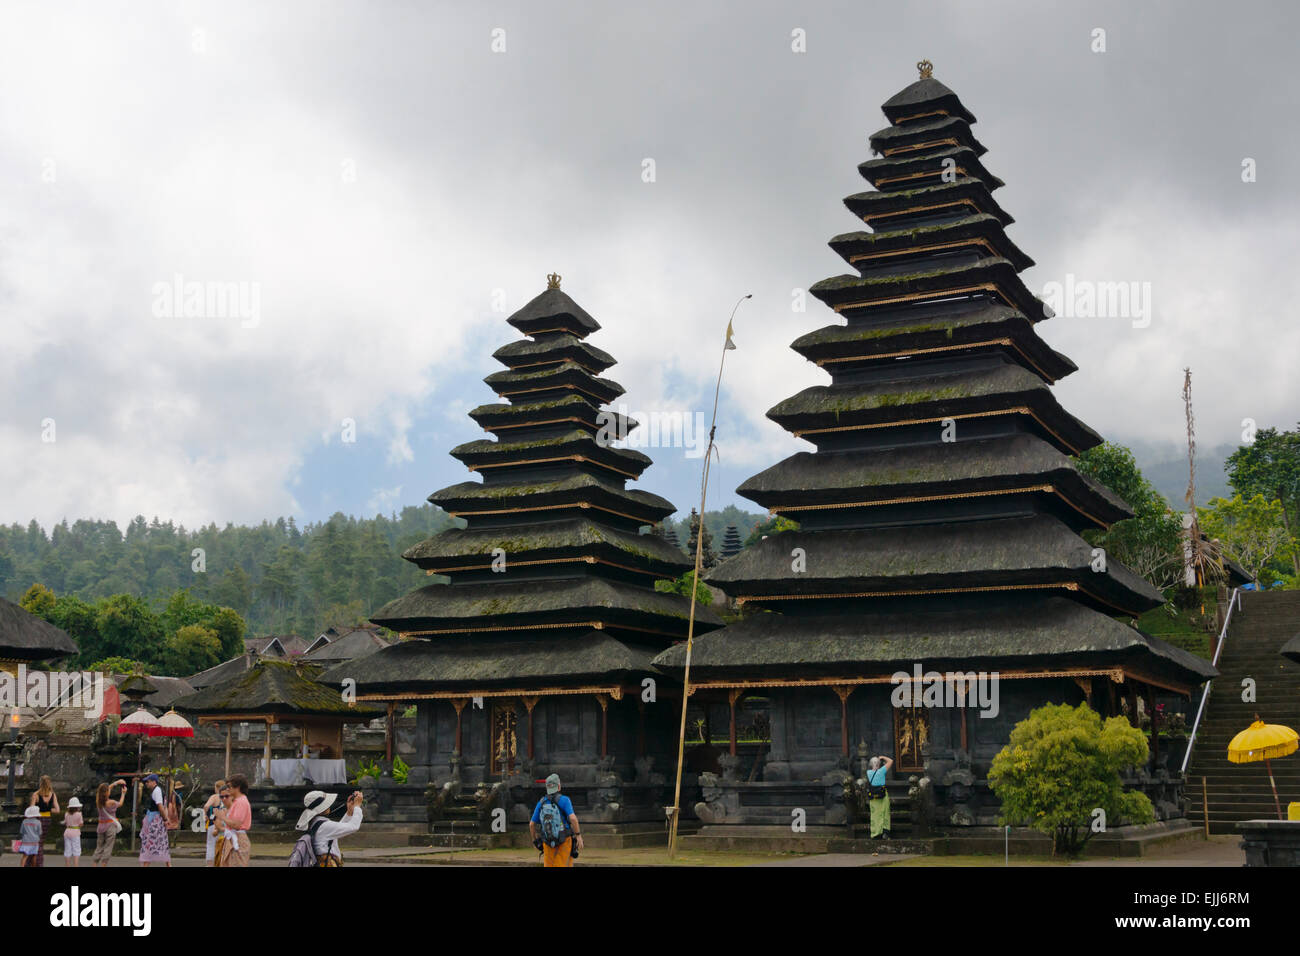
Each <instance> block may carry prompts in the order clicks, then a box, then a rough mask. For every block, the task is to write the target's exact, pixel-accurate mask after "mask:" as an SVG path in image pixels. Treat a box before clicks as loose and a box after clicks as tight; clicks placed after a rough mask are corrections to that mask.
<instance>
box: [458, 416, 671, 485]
mask: <svg viewBox="0 0 1300 956" xmlns="http://www.w3.org/2000/svg"><path fill="white" fill-rule="evenodd" d="M451 457H453V458H455V459H456V460H457V461H460V462H462V463H463V464H464V465H465V466H466V467H468V468H470V469H473V470H480V469H489V468H500V467H503V466H509V465H511V464H515V463H519V462H538V461H542V462H549V461H555V460H557V459H562V458H566V459H571V460H574V461H589V462H592V463H594V464H599V465H603V466H605V467H607V468H609V469H611V470H613V471H616V472H619V473H620V474H622V475H625V476H627V477H631V478H636V477H639V476H640V474H641V472H643V471H645V470H646V468H648V467H650V465H651V461H650V458H649V456H648V455H644V454H642V453H641V452H639V451H637V450H636V449H633V448H616V447H614V446H613V445H609V444H606V443H603V442H601V441H599V440H598V439H597V437H596V436H595V435H593V434H591V433H590V432H588V431H584V430H582V429H578V428H575V429H573V430H572V431H568V432H565V433H563V434H560V435H549V436H547V437H545V438H534V439H532V440H531V441H522V440H521V441H510V440H508V439H507V440H505V441H490V440H488V439H486V438H480V439H477V440H475V441H471V442H466V443H465V444H463V445H457V446H456V447H455V448H453V449H452V450H451Z"/></svg>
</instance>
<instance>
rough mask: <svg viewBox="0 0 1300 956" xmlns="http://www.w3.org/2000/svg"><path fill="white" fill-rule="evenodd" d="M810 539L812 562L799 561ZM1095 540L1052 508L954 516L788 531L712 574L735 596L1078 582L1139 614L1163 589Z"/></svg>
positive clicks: (1085, 591)
mask: <svg viewBox="0 0 1300 956" xmlns="http://www.w3.org/2000/svg"><path fill="white" fill-rule="evenodd" d="M795 548H801V549H803V552H804V561H805V565H806V570H804V571H794V570H792V560H791V558H792V552H793V551H794V549H795ZM1092 550H1093V549H1092V546H1091V545H1089V544H1088V543H1087V542H1086V541H1084V540H1083V539H1082V538H1080V537H1079V536H1078V535H1077V534H1075V533H1074V532H1073V531H1071V530H1070V529H1069V528H1068V527H1066V526H1065V525H1064V524H1062V523H1061V522H1060V521H1059V520H1057V519H1056V518H1053V517H1051V516H1049V515H1035V516H1033V517H1030V518H1002V519H997V520H990V521H965V522H960V523H954V524H923V525H913V526H910V527H896V528H873V529H850V530H843V531H786V532H783V533H781V534H776V535H770V536H768V537H767V538H765V539H763V540H762V541H759V542H757V543H756V544H754V545H752V546H751V547H749V548H746V549H745V550H744V551H742V552H741V553H740V554H738V555H736V557H734V558H732V559H731V560H730V561H727V562H724V563H723V564H720V565H718V567H717V568H715V569H714V570H713V571H711V572H710V573H709V574H708V575H707V580H708V582H709V583H710V584H712V585H713V586H715V587H720V588H722V590H724V591H726V592H727V593H728V594H729V595H731V596H732V597H740V598H744V599H746V600H758V599H760V598H763V597H770V598H773V599H777V600H778V602H780V603H785V602H783V601H781V599H788V598H790V597H792V596H794V597H800V598H801V599H806V598H808V597H809V596H810V595H827V596H833V595H862V596H870V597H872V598H877V597H889V596H890V595H893V594H899V593H900V592H908V593H914V592H955V591H957V590H958V589H974V588H980V589H983V588H990V589H995V590H996V589H1004V588H1005V589H1014V588H1016V587H1017V586H1021V587H1026V588H1033V589H1037V588H1041V587H1046V586H1059V587H1061V588H1062V589H1065V590H1070V589H1072V588H1074V589H1077V592H1076V593H1077V594H1078V596H1079V599H1080V600H1085V601H1090V602H1091V603H1093V604H1095V605H1096V606H1098V607H1102V608H1106V609H1108V610H1111V611H1112V612H1113V613H1125V614H1132V615H1137V614H1141V613H1142V612H1144V611H1149V610H1151V609H1152V608H1154V607H1159V606H1160V605H1161V604H1163V603H1164V600H1165V599H1164V596H1163V595H1162V594H1161V593H1160V592H1159V591H1157V590H1156V589H1155V588H1153V587H1152V586H1151V585H1150V584H1148V583H1147V582H1146V581H1144V580H1143V579H1142V578H1140V577H1138V576H1137V575H1136V574H1134V573H1133V572H1132V571H1130V570H1129V569H1128V568H1126V567H1124V566H1123V565H1121V564H1119V563H1118V562H1115V561H1108V562H1107V564H1106V569H1105V570H1104V571H1094V570H1093V564H1094V561H1095V560H1096V559H1095V558H1094V556H1093V553H1092Z"/></svg>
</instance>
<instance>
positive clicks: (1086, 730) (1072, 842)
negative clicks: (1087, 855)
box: [989, 704, 1155, 857]
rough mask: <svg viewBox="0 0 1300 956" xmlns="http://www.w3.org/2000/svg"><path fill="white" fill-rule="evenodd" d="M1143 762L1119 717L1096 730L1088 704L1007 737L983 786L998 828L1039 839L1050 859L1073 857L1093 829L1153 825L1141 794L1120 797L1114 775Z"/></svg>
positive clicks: (1027, 723) (1052, 708)
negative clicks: (997, 814) (1027, 831)
mask: <svg viewBox="0 0 1300 956" xmlns="http://www.w3.org/2000/svg"><path fill="white" fill-rule="evenodd" d="M1146 759H1147V741H1146V738H1145V737H1144V736H1143V735H1142V732H1141V731H1140V730H1138V729H1137V728H1135V727H1132V726H1130V725H1129V722H1128V721H1127V720H1125V719H1124V718H1123V717H1111V718H1110V719H1109V720H1107V721H1106V722H1105V723H1104V724H1103V723H1102V720H1101V717H1100V716H1098V714H1097V713H1096V711H1094V710H1092V709H1091V708H1090V707H1089V706H1088V705H1087V704H1080V705H1079V706H1078V707H1071V706H1070V705H1068V704H1047V705H1046V706H1044V707H1039V708H1038V709H1037V710H1035V711H1033V712H1031V713H1030V715H1029V716H1028V717H1026V718H1025V719H1024V720H1022V721H1020V723H1018V724H1016V726H1015V729H1014V730H1012V731H1011V740H1010V742H1009V743H1008V744H1007V745H1006V746H1005V747H1003V748H1002V751H1001V753H999V754H998V755H997V756H996V757H994V758H993V766H992V768H991V769H990V770H989V786H990V788H991V789H992V790H993V792H994V793H995V794H996V795H997V797H998V799H999V800H1001V801H1002V822H1003V823H1004V824H1011V825H1028V826H1029V827H1031V828H1033V829H1035V830H1038V831H1040V832H1042V833H1046V834H1048V835H1049V836H1051V838H1052V853H1053V854H1061V855H1064V856H1068V857H1076V856H1078V855H1079V854H1080V853H1081V852H1082V851H1083V847H1084V844H1086V843H1087V842H1088V840H1089V839H1091V837H1092V836H1093V834H1094V832H1097V829H1099V827H1098V823H1097V822H1095V821H1100V820H1102V819H1104V821H1105V825H1106V826H1117V825H1119V824H1120V823H1150V822H1151V821H1152V820H1154V819H1155V811H1154V810H1153V809H1152V806H1151V801H1150V800H1149V799H1147V796H1146V794H1144V793H1138V792H1126V791H1125V790H1124V788H1123V786H1122V784H1121V783H1120V769H1121V768H1123V767H1130V766H1140V765H1142V764H1144V763H1145V762H1146ZM1098 809H1100V810H1103V811H1105V817H1104V818H1101V817H1099V816H1098V815H1097V814H1096V812H1095V811H1096V810H1098Z"/></svg>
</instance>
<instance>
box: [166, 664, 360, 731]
mask: <svg viewBox="0 0 1300 956" xmlns="http://www.w3.org/2000/svg"><path fill="white" fill-rule="evenodd" d="M321 673H322V670H321V669H320V668H317V667H311V666H309V665H303V664H295V663H290V662H288V661H272V660H265V659H263V660H260V661H258V662H257V663H255V664H254V665H253V666H252V667H251V668H249V669H248V670H247V671H246V672H245V673H243V674H240V675H238V676H237V677H235V678H233V679H231V680H228V681H224V682H223V683H220V684H214V685H213V686H211V687H208V688H206V689H205V690H201V691H197V692H196V693H193V694H189V695H187V696H185V697H180V698H177V699H176V700H175V701H174V702H173V703H172V706H173V707H175V708H176V709H177V710H179V711H184V712H186V713H190V714H199V715H204V716H212V717H216V716H220V715H222V714H232V715H234V714H266V715H268V716H269V715H272V714H275V715H281V716H284V717H339V718H341V719H344V720H356V721H368V720H374V719H375V718H376V717H378V716H380V714H381V711H378V710H376V709H374V708H370V707H364V706H361V705H357V704H348V703H344V701H343V697H342V695H341V694H340V693H339V691H338V688H337V687H332V686H330V685H329V684H324V683H321V681H320V675H321Z"/></svg>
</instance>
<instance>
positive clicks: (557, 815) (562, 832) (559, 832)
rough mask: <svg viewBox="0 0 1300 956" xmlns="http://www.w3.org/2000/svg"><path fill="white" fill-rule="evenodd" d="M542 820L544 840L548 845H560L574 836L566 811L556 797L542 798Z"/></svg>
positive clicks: (540, 816) (540, 815)
mask: <svg viewBox="0 0 1300 956" xmlns="http://www.w3.org/2000/svg"><path fill="white" fill-rule="evenodd" d="M539 818H540V820H541V830H542V842H543V843H545V844H546V845H547V846H559V845H560V844H561V843H563V842H564V841H565V840H567V839H569V837H571V836H573V829H572V828H571V827H570V826H569V821H568V820H566V819H565V818H564V811H563V810H561V809H560V804H559V802H558V801H557V800H556V799H555V798H554V797H550V796H548V797H544V798H543V799H542V809H541V813H540V814H539Z"/></svg>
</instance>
